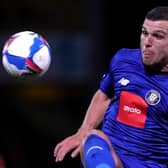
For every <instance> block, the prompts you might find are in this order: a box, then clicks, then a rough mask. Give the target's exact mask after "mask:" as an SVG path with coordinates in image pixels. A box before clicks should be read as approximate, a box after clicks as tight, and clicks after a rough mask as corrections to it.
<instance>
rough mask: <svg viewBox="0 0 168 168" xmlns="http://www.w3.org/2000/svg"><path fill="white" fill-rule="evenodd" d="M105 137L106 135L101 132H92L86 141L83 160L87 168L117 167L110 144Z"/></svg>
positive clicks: (83, 148) (82, 155) (83, 146)
mask: <svg viewBox="0 0 168 168" xmlns="http://www.w3.org/2000/svg"><path fill="white" fill-rule="evenodd" d="M103 136H105V135H103V134H102V133H101V132H99V131H91V132H90V134H89V135H88V136H87V138H86V139H85V140H84V142H83V145H82V154H81V159H82V162H83V164H84V165H85V167H87V168H91V167H92V168H94V167H97V166H99V167H101V166H104V167H105V165H106V167H108V168H112V167H113V166H114V165H115V164H114V159H113V157H112V155H111V152H110V150H111V148H110V144H109V143H108V142H107V141H106V140H105V139H106V137H105V138H104V137H103Z"/></svg>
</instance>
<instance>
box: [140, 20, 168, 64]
mask: <svg viewBox="0 0 168 168" xmlns="http://www.w3.org/2000/svg"><path fill="white" fill-rule="evenodd" d="M141 49H142V60H143V63H144V64H145V65H148V66H153V65H155V64H160V65H161V66H162V67H164V66H165V65H166V64H168V21H151V20H148V19H145V21H144V23H143V26H142V32H141Z"/></svg>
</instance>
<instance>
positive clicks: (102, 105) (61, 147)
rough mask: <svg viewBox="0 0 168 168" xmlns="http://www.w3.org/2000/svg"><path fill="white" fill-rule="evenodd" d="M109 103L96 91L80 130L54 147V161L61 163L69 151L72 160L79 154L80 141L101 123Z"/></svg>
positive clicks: (104, 96)
mask: <svg viewBox="0 0 168 168" xmlns="http://www.w3.org/2000/svg"><path fill="white" fill-rule="evenodd" d="M110 101H111V99H110V98H109V97H108V96H107V95H106V94H104V93H103V92H102V91H101V90H98V91H97V92H96V93H95V95H94V96H93V98H92V100H91V103H90V105H89V107H88V110H87V112H86V115H85V118H84V121H83V123H82V125H81V127H80V129H79V130H78V131H77V132H76V133H75V134H73V135H72V136H69V137H67V138H65V139H64V140H63V141H62V142H60V143H58V144H57V145H56V147H55V150H54V157H55V160H56V161H62V160H63V159H64V157H65V155H66V154H67V153H68V152H70V151H71V150H73V151H72V154H71V157H73V158H74V157H76V156H77V155H78V154H79V151H80V144H81V142H82V140H83V139H84V137H85V136H86V135H87V133H88V131H89V130H91V129H94V128H96V127H97V126H98V125H99V124H100V123H101V122H102V120H103V116H104V113H105V111H106V109H107V107H108V105H109V103H110Z"/></svg>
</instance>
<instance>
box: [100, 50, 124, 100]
mask: <svg viewBox="0 0 168 168" xmlns="http://www.w3.org/2000/svg"><path fill="white" fill-rule="evenodd" d="M122 55H123V49H121V50H119V51H118V52H117V53H116V54H115V55H114V56H113V57H112V59H111V61H110V66H109V69H108V72H107V73H105V74H104V75H103V77H102V79H101V81H100V87H99V89H100V90H101V91H102V92H103V93H105V94H106V95H107V96H108V97H110V98H112V97H113V95H114V74H115V71H116V70H117V66H118V63H119V62H120V58H121V56H122Z"/></svg>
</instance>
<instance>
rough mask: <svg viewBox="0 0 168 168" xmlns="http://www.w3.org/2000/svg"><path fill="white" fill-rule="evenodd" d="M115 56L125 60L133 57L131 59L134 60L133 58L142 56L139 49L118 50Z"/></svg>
mask: <svg viewBox="0 0 168 168" xmlns="http://www.w3.org/2000/svg"><path fill="white" fill-rule="evenodd" d="M115 55H116V56H118V57H124V58H129V57H131V59H132V56H134V57H136V56H140V55H141V50H140V49H139V48H137V49H130V48H122V49H120V50H118V51H117V52H116V54H115ZM122 59H123V58H122Z"/></svg>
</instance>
